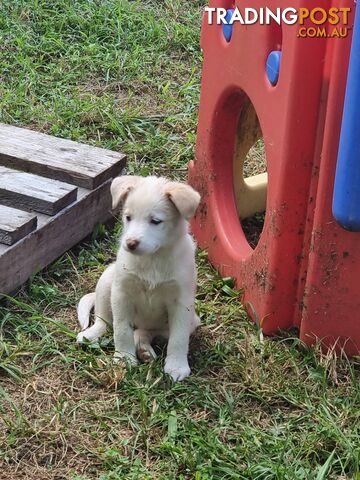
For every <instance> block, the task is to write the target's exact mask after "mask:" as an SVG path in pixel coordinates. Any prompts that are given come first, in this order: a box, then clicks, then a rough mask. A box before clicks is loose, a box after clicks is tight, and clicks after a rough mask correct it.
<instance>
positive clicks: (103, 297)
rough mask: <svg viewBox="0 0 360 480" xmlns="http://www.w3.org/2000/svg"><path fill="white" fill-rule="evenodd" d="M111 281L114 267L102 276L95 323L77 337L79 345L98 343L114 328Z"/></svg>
mask: <svg viewBox="0 0 360 480" xmlns="http://www.w3.org/2000/svg"><path fill="white" fill-rule="evenodd" d="M111 280H112V266H110V267H108V268H107V270H105V272H104V273H103V274H102V276H101V277H100V280H99V282H98V284H97V287H96V292H95V293H96V298H95V322H94V325H92V326H91V327H89V328H86V329H84V330H83V331H81V332H80V333H79V334H78V336H77V341H78V342H79V343H81V342H83V341H84V339H86V340H88V341H89V342H96V341H97V340H98V339H99V338H100V337H102V336H103V335H104V334H105V333H106V330H107V329H108V328H109V327H110V328H111V326H112V312H111V302H110V294H111Z"/></svg>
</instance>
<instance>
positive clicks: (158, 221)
mask: <svg viewBox="0 0 360 480" xmlns="http://www.w3.org/2000/svg"><path fill="white" fill-rule="evenodd" d="M150 223H151V224H152V225H159V224H160V223H162V220H156V218H152V219H151V220H150Z"/></svg>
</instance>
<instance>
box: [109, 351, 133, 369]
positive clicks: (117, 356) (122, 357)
mask: <svg viewBox="0 0 360 480" xmlns="http://www.w3.org/2000/svg"><path fill="white" fill-rule="evenodd" d="M122 362H123V363H125V364H128V365H130V366H131V365H137V364H138V361H137V359H136V357H135V355H131V354H130V353H123V352H115V353H114V363H122Z"/></svg>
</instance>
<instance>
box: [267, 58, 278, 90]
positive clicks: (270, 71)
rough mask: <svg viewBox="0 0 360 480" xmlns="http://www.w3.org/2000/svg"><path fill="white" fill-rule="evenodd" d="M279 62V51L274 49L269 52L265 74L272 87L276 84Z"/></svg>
mask: <svg viewBox="0 0 360 480" xmlns="http://www.w3.org/2000/svg"><path fill="white" fill-rule="evenodd" d="M280 63H281V51H280V50H274V51H272V52H270V54H269V56H268V58H267V61H266V75H267V78H268V80H269V82H270V83H271V85H272V86H273V87H274V86H275V85H276V84H277V82H278V80H279V72H280Z"/></svg>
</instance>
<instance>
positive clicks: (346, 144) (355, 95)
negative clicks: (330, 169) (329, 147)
mask: <svg viewBox="0 0 360 480" xmlns="http://www.w3.org/2000/svg"><path fill="white" fill-rule="evenodd" d="M339 74H340V72H339ZM333 215H334V217H335V219H336V221H337V222H338V223H339V224H340V225H341V226H342V227H343V228H345V229H347V230H351V231H355V232H359V231H360V7H359V6H358V7H357V8H356V13H355V25H354V31H353V38H352V45H351V54H350V62H349V73H348V79H347V85H346V94H345V102H344V113H343V119H342V125H341V135H340V143H339V153H338V159H337V166H336V175H335V185H334V199H333Z"/></svg>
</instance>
